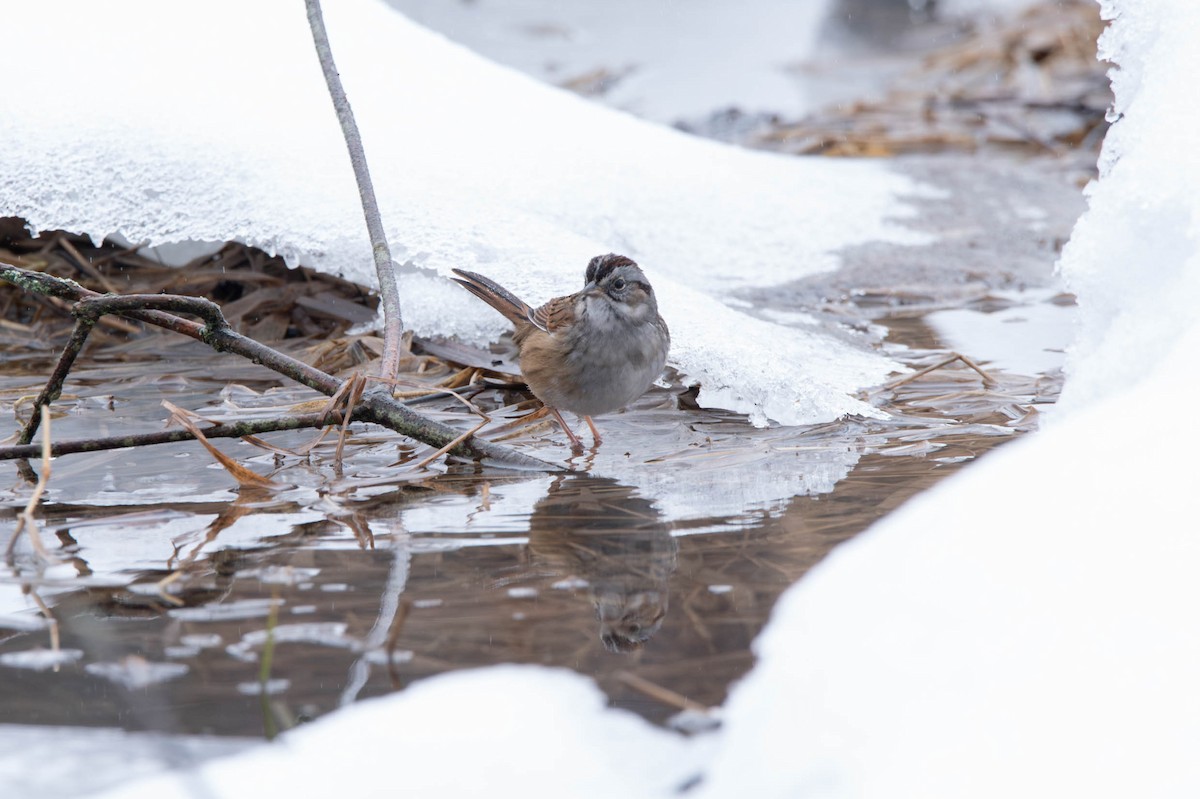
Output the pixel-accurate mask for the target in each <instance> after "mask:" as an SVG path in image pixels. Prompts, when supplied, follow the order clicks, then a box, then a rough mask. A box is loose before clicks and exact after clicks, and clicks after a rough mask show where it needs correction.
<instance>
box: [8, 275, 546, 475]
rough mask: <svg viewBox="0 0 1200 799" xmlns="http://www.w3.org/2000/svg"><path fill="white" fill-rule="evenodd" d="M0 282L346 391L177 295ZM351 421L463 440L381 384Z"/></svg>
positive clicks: (473, 454)
mask: <svg viewBox="0 0 1200 799" xmlns="http://www.w3.org/2000/svg"><path fill="white" fill-rule="evenodd" d="M0 280H3V281H5V282H8V283H12V284H14V285H16V286H19V287H21V288H23V289H25V290H27V291H30V292H34V293H37V294H46V295H50V296H54V297H61V298H63V299H68V300H72V301H74V302H76V303H77V306H76V308H77V312H78V313H80V314H81V315H82V317H84V318H99V316H101V315H102V314H105V313H117V314H119V315H121V316H124V317H126V318H129V319H137V320H139V321H142V322H146V323H147V324H152V325H156V326H158V327H165V328H167V329H168V330H172V331H174V332H176V333H180V334H182V335H185V336H188V337H190V338H194V339H197V340H198V341H203V342H204V343H205V344H207V345H208V346H210V347H212V348H213V349H215V350H217V351H218V352H230V353H234V354H236V355H241V356H242V357H244V358H247V359H249V360H251V361H253V362H254V363H257V364H261V365H262V366H265V367H267V368H268V369H271V370H273V371H275V372H278V373H279V374H281V375H284V376H285V377H289V378H291V379H292V380H295V381H296V382H298V383H301V384H303V385H306V386H308V387H309V388H312V389H315V390H316V391H319V392H321V393H322V394H325V395H326V396H333V395H334V394H336V393H337V391H338V389H340V388H341V386H342V381H341V380H338V379H337V378H336V377H333V376H332V375H329V374H326V373H325V372H322V371H321V370H320V369H317V368H315V367H312V366H309V365H308V364H306V363H304V362H303V361H298V360H296V359H295V358H291V357H289V356H287V355H284V354H283V353H281V352H278V351H276V350H273V349H271V348H270V347H268V346H266V345H265V344H261V343H259V342H257V341H255V340H254V339H251V338H247V337H246V336H243V335H241V334H240V333H236V332H234V331H233V330H232V329H231V328H230V327H229V323H228V322H226V321H225V317H224V316H223V315H222V314H221V309H220V307H219V306H217V305H216V304H215V303H213V302H210V301H209V300H206V299H203V298H199V297H183V296H178V295H173V294H131V295H126V296H118V295H112V294H97V293H96V292H94V291H90V290H88V289H85V288H84V287H83V286H80V285H79V284H78V283H76V282H75V281H73V280H68V279H65V278H58V277H53V276H52V275H46V274H42V273H39V272H31V271H28V270H25V269H18V268H17V267H15V266H12V265H10V264H6V263H3V262H0ZM147 308H149V309H147ZM160 309H169V310H174V311H178V312H181V313H189V314H194V315H197V316H200V317H201V318H202V319H204V320H205V324H199V323H197V322H192V321H190V320H188V319H183V318H181V317H179V316H176V315H175V314H173V313H168V312H167V311H166V310H160ZM60 385H61V383H60ZM49 393H51V392H50V386H47V389H46V390H45V391H43V394H44V395H48V394H49ZM353 419H354V420H355V421H362V422H372V423H374V424H378V425H382V426H383V427H387V428H389V429H391V430H394V431H395V432H397V433H400V434H402V435H405V436H408V437H410V438H415V439H416V440H418V441H421V442H423V443H425V444H428V445H430V446H431V447H434V448H437V449H440V448H441V447H444V446H446V445H447V444H449V443H451V442H453V441H455V440H456V439H457V438H459V437H460V436H461V435H462V431H460V430H457V429H455V428H453V427H450V426H449V425H445V424H442V423H441V422H436V421H434V420H432V419H428V418H426V417H424V416H422V415H421V414H419V413H417V412H416V411H414V410H412V409H411V408H408V407H406V406H405V405H404V404H403V403H402V402H400V401H399V400H397V399H395V398H394V397H392V395H391V394H390V393H389V391H388V390H387V388H386V387H385V386H384V385H383V384H379V385H377V386H375V387H373V388H371V389H369V390H368V391H366V392H365V393H364V394H363V398H362V400H361V402H360V403H359V404H358V406H357V407H356V408H355V410H354V416H353ZM450 454H452V455H455V456H458V457H464V458H474V459H479V460H483V461H485V462H489V463H491V464H493V465H496V466H503V467H507V468H512V469H531V470H538V471H558V470H560V469H561V467H559V466H554V465H552V464H549V463H546V462H545V461H542V460H538V459H537V458H532V457H530V456H528V455H525V454H523V453H521V452H518V451H516V450H514V449H510V448H509V447H504V446H500V445H498V444H493V443H491V442H489V441H485V440H483V439H480V438H476V437H474V436H472V437H471V438H468V439H467V440H465V441H463V442H461V443H460V444H458V445H457V446H455V447H454V448H453V449H451V450H450Z"/></svg>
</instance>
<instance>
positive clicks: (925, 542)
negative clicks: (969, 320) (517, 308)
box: [110, 0, 1200, 799]
mask: <svg viewBox="0 0 1200 799" xmlns="http://www.w3.org/2000/svg"><path fill="white" fill-rule="evenodd" d="M1103 9H1104V13H1105V15H1106V16H1107V17H1110V18H1113V17H1115V18H1116V21H1115V23H1114V24H1113V27H1112V29H1111V32H1110V33H1109V34H1107V35H1106V37H1105V41H1104V49H1105V52H1106V53H1107V54H1109V55H1111V56H1112V57H1114V58H1116V59H1117V60H1118V61H1119V63H1120V64H1121V71H1120V72H1119V73H1118V74H1117V76H1116V80H1115V81H1114V83H1115V88H1116V93H1117V108H1118V110H1119V111H1120V112H1121V113H1123V114H1124V116H1123V118H1122V119H1121V120H1120V121H1119V122H1118V123H1117V124H1116V126H1115V127H1114V128H1113V130H1112V132H1111V133H1110V135H1109V138H1108V139H1107V140H1106V146H1105V154H1104V164H1105V166H1104V169H1103V174H1102V177H1101V179H1100V180H1099V182H1098V183H1097V184H1096V185H1094V186H1093V187H1092V189H1091V190H1090V192H1089V209H1088V211H1087V213H1086V215H1085V216H1084V217H1083V218H1082V219H1081V220H1080V222H1079V224H1078V225H1077V227H1076V230H1075V232H1074V234H1073V236H1072V240H1071V243H1070V245H1069V246H1068V248H1067V250H1066V251H1065V253H1064V256H1063V261H1062V271H1063V274H1064V276H1065V277H1066V279H1067V280H1068V281H1070V282H1071V285H1072V286H1073V288H1074V290H1075V291H1076V292H1077V294H1078V296H1079V303H1080V311H1081V315H1082V320H1083V321H1082V324H1081V326H1080V328H1079V330H1078V333H1077V338H1076V342H1075V344H1074V346H1073V348H1072V350H1071V352H1070V353H1069V359H1068V367H1067V371H1068V382H1067V390H1066V393H1065V395H1064V400H1063V403H1062V407H1061V408H1060V409H1059V411H1058V413H1057V418H1056V420H1055V422H1056V423H1055V424H1054V425H1052V426H1051V427H1050V428H1049V429H1047V430H1045V431H1043V432H1040V433H1037V434H1034V435H1031V436H1028V437H1026V438H1024V439H1023V440H1021V441H1019V442H1016V443H1014V444H1011V445H1008V446H1006V447H1005V448H1003V449H1001V450H1000V451H998V452H997V453H995V454H993V455H991V456H989V457H988V458H987V459H984V460H982V461H981V462H979V463H978V464H975V465H972V466H971V467H969V468H967V469H965V470H964V471H963V472H962V473H960V474H959V475H958V476H957V477H956V478H954V479H952V480H950V481H947V482H944V483H942V484H940V485H938V486H937V487H936V488H935V489H933V490H932V491H930V492H928V493H926V494H923V495H921V496H920V497H918V498H917V499H915V500H913V501H911V502H910V503H908V504H907V505H906V506H904V507H903V508H901V509H900V510H899V511H897V512H895V513H893V514H891V515H889V516H888V517H886V518H885V519H884V520H883V521H882V522H881V523H879V524H878V525H876V526H875V527H874V528H873V529H872V530H870V531H868V532H867V533H865V534H863V535H861V536H859V537H858V538H856V539H854V540H853V541H851V542H850V543H848V544H845V545H843V546H841V547H840V548H838V549H837V550H836V551H835V552H834V554H833V555H831V556H830V557H829V558H828V559H826V560H825V561H824V562H823V563H822V564H820V565H819V566H818V567H817V568H816V569H814V570H813V571H812V572H811V573H810V574H809V575H808V576H807V577H806V578H805V579H804V580H803V581H802V582H801V583H799V584H797V585H796V586H793V587H792V588H791V589H790V590H789V591H788V592H787V593H786V594H785V595H784V597H783V598H782V599H781V600H780V602H779V604H778V605H777V607H776V609H775V612H774V614H773V618H772V620H771V622H770V625H769V626H768V628H767V629H766V631H765V632H764V633H763V634H762V636H760V638H759V640H758V641H757V644H756V649H757V652H758V655H759V662H758V664H757V666H756V667H755V669H754V670H753V671H752V672H751V673H750V675H749V676H748V677H747V678H746V679H745V680H744V681H743V682H742V683H741V684H740V685H739V686H737V687H736V688H735V690H734V691H733V693H732V695H731V696H730V698H729V700H728V702H727V703H726V706H725V708H724V712H723V717H724V721H725V724H724V727H723V729H722V730H721V731H720V732H718V733H716V734H712V735H703V736H698V737H696V738H692V739H688V740H684V739H681V738H679V737H677V736H674V735H672V734H670V733H666V732H664V731H661V730H657V729H654V728H651V727H649V726H648V725H646V724H644V723H642V722H640V721H638V720H637V719H634V718H632V717H631V716H630V715H629V714H627V713H625V712H622V711H612V710H606V709H604V707H603V700H602V697H601V696H600V694H599V692H598V691H596V689H595V688H594V687H592V686H591V685H590V684H589V683H588V681H587V680H586V679H584V678H582V677H579V676H576V675H571V674H565V673H563V672H559V671H553V670H546V669H540V668H537V667H498V668H492V669H486V670H481V671H474V672H459V673H455V674H449V675H444V676H441V677H436V678H432V679H430V680H426V681H423V682H420V683H418V684H416V685H413V686H411V687H410V688H408V689H407V690H406V691H404V692H403V693H400V694H396V695H392V696H389V697H386V698H383V699H378V700H370V701H366V702H362V703H359V704H357V705H355V706H353V707H349V708H346V709H344V710H342V711H339V712H338V713H335V714H333V715H331V716H329V717H326V718H324V719H321V720H319V721H317V722H315V723H313V724H311V725H308V726H306V727H304V728H302V729H300V730H297V731H295V732H293V733H289V734H288V735H287V736H285V738H284V741H283V743H282V744H280V745H276V746H273V747H261V748H258V749H256V750H253V751H251V752H249V753H246V754H243V755H239V756H236V757H234V758H231V759H226V760H224V761H219V762H217V763H215V764H212V765H210V766H207V767H205V768H204V769H202V770H201V771H200V772H199V777H200V778H201V779H202V780H203V784H204V787H205V788H207V789H208V791H209V794H210V795H213V796H240V795H247V794H249V793H254V792H261V790H262V789H264V788H266V787H268V786H269V787H270V788H271V790H273V791H287V790H288V789H289V788H290V789H291V790H292V791H293V792H297V793H301V794H309V795H321V794H325V793H329V792H331V791H333V790H337V791H343V790H345V788H346V786H347V784H349V782H350V781H353V784H354V786H355V790H356V792H358V793H366V794H369V792H370V791H371V790H373V789H375V790H378V791H380V792H382V791H383V790H384V789H385V788H386V789H392V790H395V789H397V788H403V789H405V790H409V791H411V792H412V793H413V794H414V795H439V796H473V795H480V794H481V793H484V792H486V793H487V795H489V796H497V797H504V796H522V797H538V796H582V797H587V796H626V797H631V798H633V797H666V796H673V795H677V794H676V792H677V789H678V787H679V786H680V785H682V784H684V783H686V782H688V781H689V780H690V779H692V778H693V777H695V776H702V780H701V781H700V782H699V783H698V785H697V787H696V788H695V789H694V790H693V791H691V792H689V793H688V795H689V796H696V797H702V798H703V799H723V798H724V797H731V796H755V797H762V798H763V799H771V797H785V796H786V797H794V796H809V795H812V796H822V797H862V796H867V797H869V796H886V797H889V798H891V797H908V796H912V797H917V796H920V797H962V796H971V797H990V796H996V797H1001V796H1003V797H1011V796H1028V795H1034V796H1089V797H1106V796H1114V797H1116V796H1192V795H1195V794H1196V792H1197V790H1198V789H1200V761H1198V760H1197V759H1196V757H1195V752H1196V751H1197V749H1198V748H1200V692H1197V691H1196V690H1195V676H1196V674H1198V673H1200V636H1197V635H1196V634H1195V619H1194V612H1193V609H1194V608H1195V607H1196V606H1197V604H1198V602H1200V583H1197V581H1196V579H1195V575H1196V574H1197V573H1198V572H1200V538H1197V536H1196V534H1195V519H1196V518H1197V517H1200V494H1197V492H1196V491H1195V479H1194V474H1195V469H1194V468H1193V467H1191V466H1190V464H1187V463H1186V462H1182V458H1186V457H1189V456H1191V455H1192V454H1193V453H1195V452H1196V451H1197V450H1198V449H1200V429H1197V428H1196V426H1195V425H1193V424H1190V423H1189V421H1188V420H1187V419H1186V418H1181V417H1182V416H1183V413H1184V412H1185V410H1186V407H1187V406H1186V403H1187V402H1188V401H1189V400H1190V399H1191V398H1193V397H1194V396H1195V395H1196V388H1197V378H1196V376H1195V370H1194V368H1193V366H1194V362H1195V353H1196V352H1197V351H1200V322H1197V321H1196V320H1197V316H1196V314H1195V313H1194V308H1195V307H1197V303H1198V301H1200V286H1197V274H1198V267H1200V225H1197V221H1198V220H1200V195H1197V194H1196V193H1195V192H1194V191H1188V190H1187V188H1188V186H1189V185H1190V186H1192V187H1194V186H1195V185H1197V178H1200V156H1198V155H1197V153H1196V149H1195V147H1194V142H1193V141H1192V140H1193V139H1194V136H1195V133H1194V131H1195V130H1197V129H1198V128H1197V126H1196V124H1195V123H1196V121H1197V120H1196V114H1197V110H1196V109H1195V108H1194V107H1193V104H1191V103H1188V102H1185V100H1186V99H1187V98H1190V97H1192V96H1193V95H1194V86H1193V83H1194V79H1195V75H1197V74H1200V70H1198V67H1200V63H1198V60H1200V56H1198V55H1197V53H1196V52H1195V48H1194V43H1195V42H1196V41H1197V40H1200V6H1197V5H1196V4H1195V3H1194V2H1192V0H1153V1H1151V0H1106V1H1105V2H1104V3H1103ZM1176 453H1179V455H1180V456H1181V457H1180V456H1176ZM396 753H400V754H401V757H400V759H399V760H397V754H396ZM463 763H468V764H469V765H470V767H469V768H462V764H463ZM192 779H195V777H193V778H192ZM385 781H386V782H385ZM192 787H193V783H191V782H188V781H186V780H185V779H183V778H180V777H178V776H172V777H160V778H155V779H151V780H148V781H143V782H139V783H136V784H132V785H127V786H125V787H123V788H121V789H119V790H117V791H114V792H113V793H112V794H110V795H111V796H113V797H122V798H127V797H141V796H154V797H170V796H186V795H191V794H189V793H188V790H190V789H191V788H192Z"/></svg>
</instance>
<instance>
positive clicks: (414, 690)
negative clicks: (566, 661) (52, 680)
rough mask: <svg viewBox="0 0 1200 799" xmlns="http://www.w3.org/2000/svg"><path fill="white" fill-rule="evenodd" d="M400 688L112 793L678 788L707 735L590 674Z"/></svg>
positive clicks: (164, 798)
mask: <svg viewBox="0 0 1200 799" xmlns="http://www.w3.org/2000/svg"><path fill="white" fill-rule="evenodd" d="M403 697H404V706H403V708H402V709H401V708H400V707H398V706H397V705H396V703H393V702H390V701H382V702H381V701H366V702H360V703H357V704H354V705H351V706H349V707H346V708H344V709H343V710H341V711H339V712H338V713H336V714H334V715H333V716H331V717H328V718H327V720H326V721H322V722H320V723H319V724H315V725H308V726H305V727H303V728H300V729H297V730H295V731H294V732H293V733H290V734H288V735H287V736H285V737H284V738H283V739H282V741H281V742H280V743H279V744H277V745H274V746H270V747H259V748H257V749H254V750H251V751H250V752H248V753H246V754H243V755H237V756H234V757H231V758H226V759H225V760H222V761H217V762H215V763H213V764H210V765H209V766H207V767H205V768H203V769H201V770H200V771H199V773H198V774H197V775H196V776H195V777H194V778H193V779H192V780H190V781H185V780H180V779H178V778H177V777H172V776H160V777H157V778H152V779H148V780H143V781H141V782H139V783H136V784H135V785H132V786H124V787H121V788H118V789H116V790H114V791H113V792H111V793H110V794H105V795H108V796H112V797H114V799H116V798H117V797H120V799H137V798H140V797H154V799H171V797H181V798H182V797H191V796H195V795H197V793H196V792H195V791H196V789H197V788H203V791H202V792H201V793H200V795H205V796H212V797H222V796H250V795H255V794H259V793H262V792H264V791H265V792H267V793H269V794H272V795H275V794H283V795H293V796H336V795H340V794H343V793H345V792H346V791H347V789H348V788H350V789H351V792H352V793H354V794H355V795H358V796H391V795H407V796H439V797H475V796H489V797H496V799H504V797H514V798H515V797H523V798H528V797H551V796H570V797H578V799H589V797H595V798H596V799H609V797H613V796H629V797H635V796H671V795H673V794H674V792H675V790H676V789H677V788H678V787H679V786H680V785H683V784H684V783H685V782H686V781H687V780H688V779H690V778H691V777H693V776H694V775H695V774H696V773H698V771H699V768H700V764H701V762H702V759H703V757H704V756H705V754H706V753H707V747H706V746H704V745H703V743H700V744H699V745H689V744H688V742H687V741H685V740H684V739H682V738H680V737H679V736H677V735H675V734H674V733H670V732H667V731H665V730H660V729H656V728H654V727H651V726H650V725H649V724H648V723H647V722H645V721H643V720H642V719H640V718H637V717H636V716H634V715H632V714H631V713H627V712H611V711H607V710H605V709H604V705H605V698H604V695H603V694H602V693H601V692H600V691H599V689H597V688H596V687H595V685H593V684H592V683H591V681H590V680H588V679H586V678H584V677H581V676H579V675H576V674H571V673H567V672H564V671H552V670H548V669H542V668H539V667H535V666H497V667H495V668H492V669H488V670H487V672H486V673H482V674H476V673H471V672H458V673H453V674H446V675H442V676H440V677H434V678H431V679H429V680H424V681H422V682H419V683H417V684H415V685H413V686H411V687H409V688H408V689H407V690H405V692H404V694H403ZM449 708H455V709H457V710H456V712H448V709H449ZM397 711H400V712H402V713H403V714H404V715H403V716H400V715H396V714H397ZM335 764H336V765H335ZM351 786H352V788H351Z"/></svg>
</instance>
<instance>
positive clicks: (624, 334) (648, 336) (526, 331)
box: [454, 253, 671, 452]
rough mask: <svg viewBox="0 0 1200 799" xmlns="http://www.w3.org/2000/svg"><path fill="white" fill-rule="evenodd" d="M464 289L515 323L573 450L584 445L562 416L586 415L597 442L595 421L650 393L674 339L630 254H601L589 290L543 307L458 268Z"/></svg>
mask: <svg viewBox="0 0 1200 799" xmlns="http://www.w3.org/2000/svg"><path fill="white" fill-rule="evenodd" d="M454 273H455V274H456V275H458V277H456V278H454V279H455V280H456V281H457V282H458V283H460V284H461V285H462V286H463V287H464V288H466V289H467V290H468V291H470V292H471V293H472V294H474V295H475V296H477V297H479V298H480V299H481V300H483V301H484V302H486V303H487V304H488V305H490V306H492V307H493V308H495V309H496V310H497V311H499V312H500V313H501V314H503V315H504V317H505V318H506V319H508V320H509V321H510V322H512V323H513V325H514V327H515V328H516V332H515V333H514V335H513V341H514V342H516V345H517V349H518V350H519V352H520V364H521V373H522V374H523V375H524V376H525V380H526V382H527V383H528V384H529V389H530V390H531V391H532V392H533V393H534V395H535V396H536V397H537V398H538V399H540V400H541V401H542V402H543V403H545V405H546V407H547V408H549V409H550V411H551V413H553V414H554V416H555V418H557V419H558V422H559V424H561V425H562V428H563V430H564V431H565V432H566V434H567V437H568V438H569V439H570V440H571V449H572V450H574V451H576V452H580V451H582V450H583V444H582V443H580V441H579V438H578V437H577V436H576V435H575V434H574V433H573V432H572V431H571V429H570V428H569V427H567V424H566V422H565V421H564V420H563V418H562V415H561V413H560V411H571V412H572V413H577V414H579V415H580V416H582V417H583V418H584V420H585V421H586V422H587V424H588V427H590V428H591V431H592V436H593V438H594V440H595V442H596V444H599V443H600V433H599V432H598V431H597V430H596V425H595V423H594V422H593V421H592V418H591V417H593V416H596V415H598V414H601V413H607V412H609V411H615V410H617V409H619V408H623V407H625V406H626V405H628V404H629V403H630V402H633V401H634V400H635V399H637V398H638V397H640V396H641V395H642V394H644V393H645V392H646V389H648V388H650V384H651V383H653V382H654V381H655V380H656V379H657V378H658V376H659V375H660V374H661V373H662V370H663V367H664V366H665V365H666V360H667V349H668V348H669V346H670V342H671V336H670V333H669V331H668V330H667V323H666V322H664V321H663V319H662V317H661V316H659V314H658V302H657V300H656V299H655V297H654V290H653V289H652V288H651V287H650V282H649V281H648V280H646V275H645V274H644V273H643V272H642V270H641V268H639V267H638V265H637V264H636V263H634V262H633V261H632V260H631V259H629V258H627V257H625V256H624V255H615V254H612V253H610V254H608V255H598V256H596V257H595V258H593V259H592V260H591V262H590V263H589V264H588V267H587V272H586V274H585V278H584V279H585V285H584V287H583V290H582V291H579V292H577V293H575V294H570V295H568V296H565V297H555V298H554V299H552V300H550V301H549V302H547V303H545V304H544V305H541V306H539V307H537V308H532V307H530V306H529V305H528V304H527V303H526V302H524V301H523V300H521V299H520V298H519V297H517V296H515V295H514V294H513V293H512V292H510V291H509V290H508V289H506V288H504V287H503V286H501V285H500V284H499V283H496V282H495V281H494V280H491V279H490V278H487V277H484V276H483V275H479V274H476V273H474V272H468V271H466V270H464V269H455V270H454Z"/></svg>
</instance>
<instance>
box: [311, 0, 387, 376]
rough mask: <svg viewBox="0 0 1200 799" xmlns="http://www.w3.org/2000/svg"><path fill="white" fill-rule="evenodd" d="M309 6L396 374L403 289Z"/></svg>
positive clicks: (317, 17)
mask: <svg viewBox="0 0 1200 799" xmlns="http://www.w3.org/2000/svg"><path fill="white" fill-rule="evenodd" d="M304 5H305V7H306V8H307V9H308V24H309V27H310V28H312V35H313V44H314V45H315V46H316V49H317V58H318V59H319V60H320V62H321V71H322V72H324V73H325V85H326V86H328V87H329V97H330V99H332V100H333V107H334V110H336V111H337V116H338V122H340V123H341V126H342V135H343V136H345V138H346V149H347V150H349V151H350V164H351V166H353V167H354V178H355V180H356V181H358V195H359V198H360V199H361V200H362V207H363V216H364V217H366V220H367V232H368V234H369V235H370V237H371V251H372V253H373V254H374V256H375V274H376V275H377V276H378V278H379V298H380V300H381V301H382V303H383V325H384V327H383V357H382V358H381V359H380V366H379V374H380V376H381V377H395V376H396V373H397V372H399V371H400V341H401V337H402V336H403V334H404V320H403V319H402V318H401V315H400V290H399V289H398V288H397V287H396V272H395V267H394V266H393V264H392V255H391V252H390V251H389V250H388V243H387V235H386V234H385V233H384V231H383V221H382V220H381V219H380V216H379V203H378V202H377V201H376V200H375V187H374V186H373V185H372V184H371V173H370V171H369V170H368V169H367V156H366V153H364V152H363V146H362V138H361V137H360V136H359V134H358V124H357V123H356V122H355V121H354V112H353V110H351V108H350V101H349V100H348V99H347V98H346V91H345V89H343V88H342V79H341V78H340V77H339V76H338V72H337V67H336V66H335V65H334V63H333V50H332V49H331V48H330V46H329V36H328V34H327V33H326V32H325V19H324V17H323V16H322V14H321V3H320V0H305V3H304Z"/></svg>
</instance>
